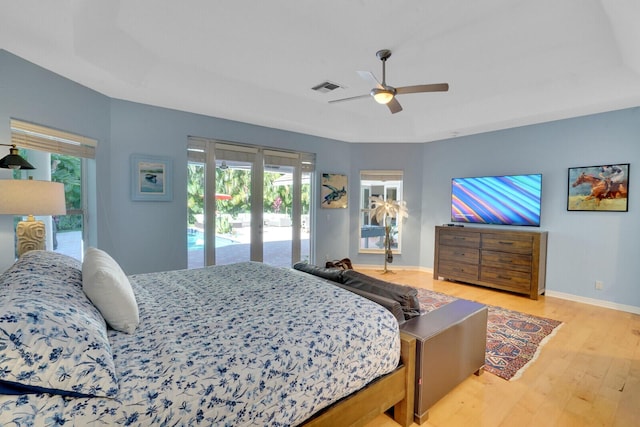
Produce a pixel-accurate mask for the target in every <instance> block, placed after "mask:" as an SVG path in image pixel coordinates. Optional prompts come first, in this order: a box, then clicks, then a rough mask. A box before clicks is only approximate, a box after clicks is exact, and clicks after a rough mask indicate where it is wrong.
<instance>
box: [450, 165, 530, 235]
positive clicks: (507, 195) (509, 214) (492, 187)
mask: <svg viewBox="0 0 640 427" xmlns="http://www.w3.org/2000/svg"><path fill="white" fill-rule="evenodd" d="M541 196H542V175H541V174H528V175H504V176H481V177H470V178H453V179H452V180H451V221H453V222H462V223H474V224H500V225H522V226H533V227H539V226H540V201H541Z"/></svg>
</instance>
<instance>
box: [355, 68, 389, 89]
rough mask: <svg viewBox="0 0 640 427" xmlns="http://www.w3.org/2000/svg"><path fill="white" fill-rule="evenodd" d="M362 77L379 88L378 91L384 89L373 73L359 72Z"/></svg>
mask: <svg viewBox="0 0 640 427" xmlns="http://www.w3.org/2000/svg"><path fill="white" fill-rule="evenodd" d="M358 74H359V75H360V77H362V78H363V79H365V80H366V81H368V82H369V83H371V84H372V85H374V86H375V87H377V88H378V89H384V87H383V86H382V85H381V84H380V82H379V81H378V79H376V76H374V75H373V73H372V72H371V71H358Z"/></svg>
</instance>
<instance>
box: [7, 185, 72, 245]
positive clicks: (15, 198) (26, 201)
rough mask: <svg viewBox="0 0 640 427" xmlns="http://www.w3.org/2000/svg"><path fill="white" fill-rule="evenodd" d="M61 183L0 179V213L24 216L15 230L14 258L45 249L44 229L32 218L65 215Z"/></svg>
mask: <svg viewBox="0 0 640 427" xmlns="http://www.w3.org/2000/svg"><path fill="white" fill-rule="evenodd" d="M66 213H67V209H66V206H65V199H64V184H62V183H60V182H51V181H36V180H32V179H26V180H25V179H0V214H4V215H28V218H27V220H26V221H20V222H19V223H18V226H17V228H16V235H17V238H18V242H17V246H18V247H17V250H18V257H19V256H21V255H22V254H23V253H25V252H27V251H31V250H35V249H45V242H46V240H45V237H46V236H45V228H44V223H43V222H42V221H36V220H35V219H34V217H33V216H34V215H66Z"/></svg>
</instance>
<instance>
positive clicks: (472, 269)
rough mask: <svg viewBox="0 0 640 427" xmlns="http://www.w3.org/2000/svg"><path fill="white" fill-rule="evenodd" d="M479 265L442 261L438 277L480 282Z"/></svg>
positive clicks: (439, 264) (439, 265)
mask: <svg viewBox="0 0 640 427" xmlns="http://www.w3.org/2000/svg"><path fill="white" fill-rule="evenodd" d="M478 270H479V267H478V264H465V263H461V262H454V261H443V260H440V262H439V263H438V275H439V276H442V277H444V278H450V279H455V280H461V281H463V282H464V281H465V280H478Z"/></svg>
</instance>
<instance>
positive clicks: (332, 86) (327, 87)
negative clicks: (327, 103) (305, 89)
mask: <svg viewBox="0 0 640 427" xmlns="http://www.w3.org/2000/svg"><path fill="white" fill-rule="evenodd" d="M339 87H342V86H340V85H339V84H337V83H333V82H330V81H326V82H322V83H320V84H319V85H315V86H314V87H312V88H311V89H313V90H316V91H318V92H322V93H327V92H331V91H332V90H336V89H338V88H339Z"/></svg>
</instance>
